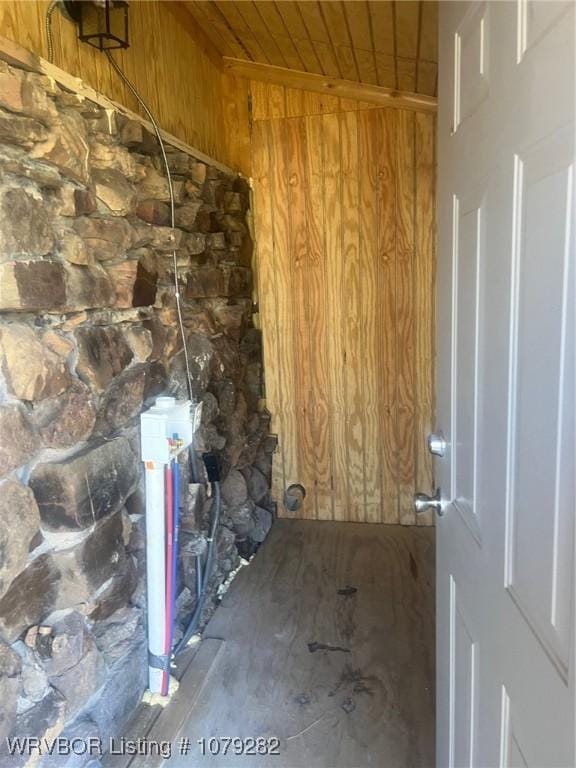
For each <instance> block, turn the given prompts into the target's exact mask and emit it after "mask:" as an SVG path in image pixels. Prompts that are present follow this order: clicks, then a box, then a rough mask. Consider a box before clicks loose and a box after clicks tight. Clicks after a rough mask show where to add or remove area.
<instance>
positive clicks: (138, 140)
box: [120, 120, 160, 155]
mask: <svg viewBox="0 0 576 768" xmlns="http://www.w3.org/2000/svg"><path fill="white" fill-rule="evenodd" d="M120 141H121V142H122V144H124V146H126V147H128V149H132V150H134V151H135V152H140V153H141V154H143V155H156V154H158V153H159V152H160V145H159V144H158V139H157V138H156V136H154V135H153V134H152V133H150V131H148V130H147V129H146V128H145V127H144V126H143V125H142V123H140V122H139V121H138V120H127V121H126V122H125V123H124V125H123V126H122V128H121V130H120Z"/></svg>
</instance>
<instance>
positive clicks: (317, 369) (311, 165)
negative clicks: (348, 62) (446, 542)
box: [302, 115, 336, 520]
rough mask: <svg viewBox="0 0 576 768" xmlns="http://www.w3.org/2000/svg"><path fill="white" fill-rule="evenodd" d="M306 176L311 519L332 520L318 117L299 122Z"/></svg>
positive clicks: (325, 214)
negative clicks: (313, 517)
mask: <svg viewBox="0 0 576 768" xmlns="http://www.w3.org/2000/svg"><path fill="white" fill-rule="evenodd" d="M304 137H305V139H304V140H305V149H306V152H305V158H306V167H305V174H306V178H307V180H308V185H307V197H306V227H307V235H308V238H307V246H308V247H307V250H306V261H305V263H304V268H303V276H304V286H305V294H304V295H303V296H302V302H303V305H304V308H305V310H306V313H305V314H306V327H307V331H308V334H309V338H310V352H311V357H310V358H309V359H310V360H315V364H314V365H306V367H307V368H308V372H307V379H308V381H309V384H310V391H309V394H308V402H307V407H308V410H309V413H308V416H307V421H309V422H310V425H311V438H312V445H311V447H312V449H313V451H312V457H313V458H312V468H313V472H314V492H315V496H316V503H315V506H316V518H317V519H319V520H331V519H333V517H334V513H333V492H332V456H331V448H332V424H331V421H330V415H329V408H330V402H331V388H330V372H329V368H328V366H329V355H328V345H329V338H330V337H331V336H332V335H333V333H334V331H333V329H332V328H330V323H329V306H328V304H329V302H331V301H332V297H331V296H330V294H329V291H328V279H329V274H331V272H332V270H333V268H334V264H333V263H330V264H328V263H327V253H326V240H327V236H328V231H329V230H334V228H335V226H336V222H334V221H333V220H332V211H331V210H330V209H327V208H325V206H324V179H325V176H324V174H325V168H324V136H323V118H322V115H313V116H310V117H306V118H304Z"/></svg>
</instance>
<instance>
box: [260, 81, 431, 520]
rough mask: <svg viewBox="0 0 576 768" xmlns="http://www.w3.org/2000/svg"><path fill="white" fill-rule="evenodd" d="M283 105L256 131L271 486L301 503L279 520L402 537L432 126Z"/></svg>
mask: <svg viewBox="0 0 576 768" xmlns="http://www.w3.org/2000/svg"><path fill="white" fill-rule="evenodd" d="M284 97H285V104H286V114H287V115H296V116H295V117H286V118H283V119H270V118H262V120H257V121H256V123H255V128H256V126H257V125H258V123H259V122H265V123H267V124H268V125H270V126H271V130H272V132H271V134H270V136H269V142H270V154H271V155H273V154H274V155H275V156H276V157H279V156H281V157H282V158H283V166H282V168H281V169H279V172H278V179H277V180H276V182H275V184H274V186H275V187H276V192H275V193H274V192H273V191H272V190H267V189H266V188H265V187H263V186H262V187H261V185H260V183H259V181H258V179H257V178H256V179H255V200H256V205H257V203H258V198H259V195H267V196H268V197H269V198H270V199H272V212H273V216H274V217H275V221H274V237H273V242H272V243H270V245H269V248H268V250H269V251H270V250H272V251H273V252H274V255H273V257H272V263H273V264H274V273H270V279H273V280H274V282H275V294H274V295H275V296H276V299H275V300H276V301H277V304H278V307H277V308H276V312H277V319H276V326H275V327H276V328H277V335H275V334H274V332H273V331H272V330H270V331H269V329H268V328H267V327H266V326H267V324H266V322H263V333H264V340H265V345H266V348H270V346H272V347H275V348H276V352H275V353H274V359H277V360H278V364H277V368H278V371H279V372H280V375H281V382H280V386H279V387H278V391H277V393H276V394H274V392H273V391H272V389H271V390H269V391H268V392H267V407H268V408H269V409H270V411H271V412H272V413H273V414H274V413H275V412H277V413H278V416H277V418H276V420H275V423H277V424H278V425H279V427H278V429H279V441H280V445H281V446H282V450H283V452H284V455H280V454H279V455H277V456H276V458H275V464H277V463H278V464H279V463H283V464H284V466H283V467H282V469H281V470H278V471H276V469H275V477H283V478H285V480H284V482H285V484H286V485H288V484H289V483H296V482H300V483H302V484H303V485H304V486H305V487H306V489H307V497H306V504H305V506H304V508H303V509H302V510H299V511H297V512H296V513H289V512H287V511H286V510H285V509H284V508H283V507H282V505H280V507H279V514H280V515H281V516H294V517H317V518H320V519H330V518H331V517H333V518H334V519H338V520H351V521H358V522H366V521H374V522H385V523H397V522H401V523H403V524H414V523H415V518H414V514H413V512H412V494H413V492H414V490H415V489H416V485H417V483H418V484H419V483H424V484H425V487H429V485H430V483H431V474H430V472H431V467H430V462H429V459H428V458H427V457H426V455H425V453H424V449H425V438H426V431H427V430H429V425H430V424H431V423H432V414H433V400H434V394H433V389H432V376H433V347H432V346H431V345H432V337H433V330H432V318H433V289H432V285H431V282H432V281H433V279H434V278H433V274H434V272H433V269H434V261H433V259H434V251H433V246H434V232H433V227H434V176H433V159H431V158H433V152H434V149H433V141H434V137H433V129H434V120H435V118H434V116H433V115H430V116H426V119H424V117H425V116H424V115H421V114H419V113H414V112H409V111H404V110H397V109H376V108H374V109H362V108H360V106H361V105H360V104H356V105H354V104H353V103H352V102H346V103H344V104H342V102H341V101H337V102H336V103H335V104H334V103H333V104H330V105H329V106H330V109H331V110H332V111H329V112H324V113H322V112H321V111H320V109H321V105H320V104H319V103H318V102H315V103H310V102H309V101H308V100H307V98H306V96H305V94H303V93H302V94H299V92H298V91H297V90H296V89H286V91H285V93H284ZM262 98H267V96H266V92H265V91H263V92H262ZM342 107H344V109H343V108H342ZM307 110H310V114H308V115H306V111H307ZM302 113H304V116H302ZM421 118H422V119H421ZM257 135H259V134H258V132H257V131H255V136H257ZM255 140H257V141H260V139H255ZM278 142H280V144H279V145H277V143H278ZM275 162H276V161H275ZM272 164H274V163H272ZM277 205H284V208H286V207H287V208H288V211H289V222H288V226H286V222H285V218H286V212H285V210H282V211H280V212H279V214H278V215H279V217H280V227H278V224H277V222H276V206H277ZM265 231H266V232H268V231H269V230H268V229H267V230H265ZM257 236H258V237H261V236H262V234H261V233H258V232H257ZM264 236H266V235H264ZM286 254H289V258H288V262H287V260H286ZM415 305H418V306H417V307H416V306H415ZM268 310H270V305H269V306H268ZM282 318H283V319H282ZM271 328H272V329H273V328H274V326H273V325H271ZM285 334H289V336H288V337H286V336H285ZM290 334H291V335H290ZM267 354H268V353H267ZM286 354H288V356H289V357H288V358H285V355H286ZM284 372H285V373H286V375H284ZM289 375H291V376H292V382H291V383H290V382H289V380H288V378H287V377H288V376H289ZM288 414H290V415H289V416H288ZM286 420H288V421H289V422H290V423H287V424H286V427H284V422H286ZM288 462H290V463H291V468H290V470H286V469H285V466H287V463H288ZM426 484H427V485H426ZM286 485H285V487H286ZM277 498H278V500H279V501H281V497H280V496H277ZM418 522H419V523H428V522H430V521H429V520H419V521H418Z"/></svg>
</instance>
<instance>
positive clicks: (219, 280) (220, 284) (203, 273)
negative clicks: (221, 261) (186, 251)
mask: <svg viewBox="0 0 576 768" xmlns="http://www.w3.org/2000/svg"><path fill="white" fill-rule="evenodd" d="M225 291H226V281H225V275H224V272H223V271H222V270H221V269H219V268H218V267H202V268H201V269H194V270H192V271H191V272H190V273H189V274H188V282H187V284H186V298H188V299H201V298H210V297H215V296H224V295H225Z"/></svg>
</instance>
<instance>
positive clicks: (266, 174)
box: [252, 120, 286, 499]
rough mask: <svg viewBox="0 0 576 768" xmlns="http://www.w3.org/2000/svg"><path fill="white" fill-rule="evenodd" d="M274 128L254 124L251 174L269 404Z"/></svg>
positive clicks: (278, 484) (272, 395)
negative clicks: (264, 330)
mask: <svg viewBox="0 0 576 768" xmlns="http://www.w3.org/2000/svg"><path fill="white" fill-rule="evenodd" d="M270 145H271V126H270V123H269V122H268V121H265V120H259V121H258V122H256V123H255V124H254V128H253V134H252V172H253V178H254V185H255V187H256V189H257V190H258V196H257V198H256V199H255V201H254V227H255V231H256V232H257V233H258V238H257V241H256V260H257V264H258V270H257V272H258V307H259V315H260V325H261V326H262V327H264V328H266V334H265V339H264V340H263V346H264V366H265V370H266V382H265V383H266V398H267V400H268V402H269V403H275V404H276V403H279V402H280V400H281V391H282V384H281V368H282V366H281V361H280V360H279V357H278V355H279V351H280V345H279V318H278V313H277V307H278V298H277V280H276V277H277V266H276V259H277V255H276V252H275V248H274V214H273V207H272V201H273V195H272V184H273V172H272V168H271V148H270ZM285 426H286V425H285V424H284V422H283V412H282V409H280V408H275V409H274V411H273V412H272V421H271V427H270V428H271V431H272V433H273V434H281V435H284V434H285V433H286V432H285ZM285 444H286V443H285V441H284V440H282V441H281V442H280V443H279V444H278V449H277V454H276V457H275V459H274V462H273V473H272V493H273V495H274V497H275V498H277V499H281V498H282V495H283V493H284V488H285V487H286V482H285V475H284V466H285V461H284V447H285Z"/></svg>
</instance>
